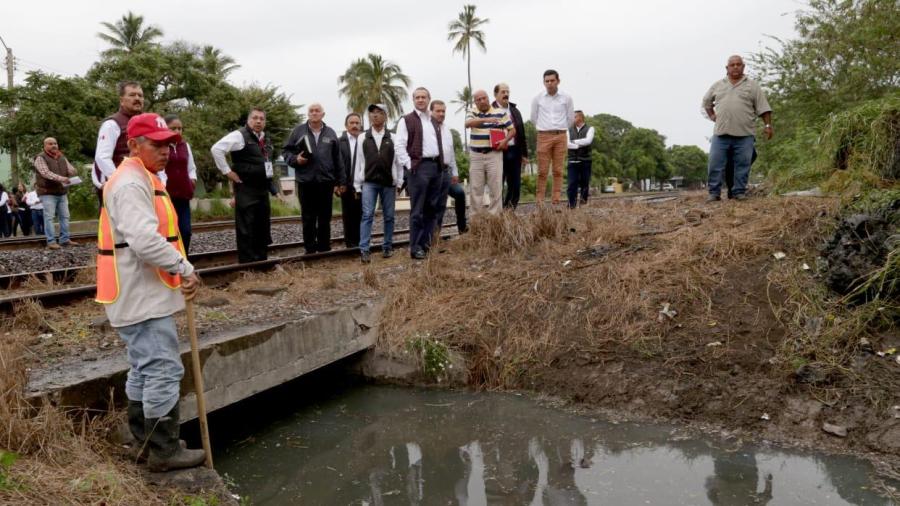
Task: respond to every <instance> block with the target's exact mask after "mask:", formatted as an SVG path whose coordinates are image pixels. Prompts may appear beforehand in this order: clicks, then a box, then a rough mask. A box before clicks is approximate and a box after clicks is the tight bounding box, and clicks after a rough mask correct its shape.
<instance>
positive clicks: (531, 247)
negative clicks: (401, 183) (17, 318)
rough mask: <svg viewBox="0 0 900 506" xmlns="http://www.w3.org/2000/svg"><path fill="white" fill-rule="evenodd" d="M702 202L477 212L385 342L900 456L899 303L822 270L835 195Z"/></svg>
mask: <svg viewBox="0 0 900 506" xmlns="http://www.w3.org/2000/svg"><path fill="white" fill-rule="evenodd" d="M701 199H702V197H700V196H688V197H678V198H675V199H671V200H657V201H646V202H626V201H618V202H614V203H612V202H604V203H596V204H594V205H592V206H590V207H587V208H582V209H579V210H578V211H575V212H555V211H550V210H546V211H542V212H537V213H534V214H532V215H529V216H526V217H517V216H503V217H500V218H496V219H493V218H492V219H490V220H485V221H482V222H474V223H473V224H472V230H471V233H470V234H468V235H467V236H465V237H463V238H461V239H460V240H458V241H454V242H453V243H452V244H451V245H449V246H448V247H447V249H449V250H450V252H449V254H439V255H434V256H432V257H431V258H430V259H429V260H428V261H427V263H426V265H425V266H424V268H422V269H420V270H419V271H417V272H414V273H412V275H411V278H410V279H409V281H408V283H406V284H405V285H404V286H402V287H400V288H399V289H396V290H392V291H390V293H389V294H388V301H387V304H386V308H387V313H386V314H385V315H384V331H383V335H382V336H381V340H380V343H379V345H380V348H381V350H383V351H384V352H386V353H391V354H395V355H399V356H404V355H405V356H410V355H414V356H416V357H418V359H419V360H420V363H421V365H422V367H423V369H424V370H425V371H426V372H427V373H428V374H429V375H430V376H431V377H432V378H440V377H441V376H444V375H445V374H446V373H447V371H448V369H447V368H448V367H449V362H448V358H449V357H450V356H452V355H453V352H458V353H460V354H461V355H462V356H463V357H464V358H465V362H466V364H465V368H466V375H465V377H466V382H467V383H468V384H469V385H470V386H473V387H476V388H492V389H493V388H501V389H526V390H531V391H536V392H540V393H545V394H550V395H554V396H559V397H562V398H564V399H568V400H571V401H573V402H575V403H580V404H584V405H587V406H591V407H596V408H602V409H605V410H611V411H614V412H617V413H622V414H626V415H627V416H638V417H643V418H647V417H649V418H659V419H666V420H675V421H685V422H689V423H697V424H702V425H710V426H714V427H720V428H724V429H727V430H729V431H737V432H738V433H741V434H746V435H752V436H756V437H761V438H766V439H772V440H778V441H783V442H804V443H807V444H813V445H816V446H819V447H823V446H827V447H830V448H833V449H844V450H849V451H874V452H883V453H884V454H893V455H895V456H896V455H897V454H900V420H898V417H900V407H896V408H895V406H896V405H898V404H900V393H898V392H900V389H898V386H900V385H898V380H897V379H896V378H900V374H898V373H900V362H898V361H897V360H895V358H896V355H895V354H894V353H893V352H892V350H891V348H893V347H895V346H898V347H900V342H895V341H897V340H898V336H897V334H896V328H897V327H896V322H897V307H896V305H894V306H890V305H885V306H878V307H872V306H873V305H872V304H869V305H865V306H856V307H851V306H848V305H846V304H845V303H844V301H842V300H840V297H839V296H838V295H836V294H834V293H833V292H831V291H829V290H828V289H827V288H825V287H824V284H823V283H822V279H821V278H822V276H821V274H819V273H818V269H819V267H817V266H818V265H819V264H820V263H821V262H819V263H817V257H818V252H819V248H820V246H821V244H822V242H823V240H824V239H825V238H826V237H827V236H829V234H830V233H831V232H832V231H833V229H834V223H835V218H834V216H835V214H836V212H837V210H838V203H837V202H836V201H833V200H827V199H803V198H795V199H790V198H776V197H771V198H754V199H751V200H749V201H747V202H741V203H733V202H722V203H719V204H715V205H707V204H704V203H703V202H702V200H701ZM879 352H883V353H879ZM826 431H827V432H826Z"/></svg>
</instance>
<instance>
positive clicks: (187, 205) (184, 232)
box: [172, 198, 191, 253]
mask: <svg viewBox="0 0 900 506" xmlns="http://www.w3.org/2000/svg"><path fill="white" fill-rule="evenodd" d="M172 206H173V207H175V214H177V215H178V231H179V232H181V242H182V244H184V251H185V253H190V252H191V201H190V200H189V199H177V198H173V199H172Z"/></svg>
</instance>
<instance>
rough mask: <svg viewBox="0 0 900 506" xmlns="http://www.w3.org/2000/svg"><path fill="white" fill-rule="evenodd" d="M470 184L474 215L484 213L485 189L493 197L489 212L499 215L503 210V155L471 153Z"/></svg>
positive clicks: (496, 153)
mask: <svg viewBox="0 0 900 506" xmlns="http://www.w3.org/2000/svg"><path fill="white" fill-rule="evenodd" d="M469 154H470V155H471V157H470V158H469V184H470V185H471V190H470V191H471V192H472V195H471V201H472V215H473V216H474V215H477V214H479V213H482V212H484V187H485V185H487V189H488V192H489V193H490V195H491V204H490V206H489V207H488V212H489V213H491V214H499V213H500V210H501V209H502V208H503V153H502V152H500V151H491V152H490V153H476V152H474V151H472V152H471V153H469Z"/></svg>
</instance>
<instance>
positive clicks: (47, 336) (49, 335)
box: [38, 334, 53, 339]
mask: <svg viewBox="0 0 900 506" xmlns="http://www.w3.org/2000/svg"><path fill="white" fill-rule="evenodd" d="M51 337H53V334H40V335H39V336H38V338H40V339H50V338H51Z"/></svg>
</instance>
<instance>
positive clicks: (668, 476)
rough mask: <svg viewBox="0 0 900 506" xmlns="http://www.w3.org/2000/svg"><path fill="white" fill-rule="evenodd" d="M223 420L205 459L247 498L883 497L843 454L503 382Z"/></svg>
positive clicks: (354, 393) (717, 500)
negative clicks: (636, 414) (634, 417)
mask: <svg viewBox="0 0 900 506" xmlns="http://www.w3.org/2000/svg"><path fill="white" fill-rule="evenodd" d="M322 384H323V383H321V382H319V383H317V385H318V387H319V388H316V389H315V390H321V385H322ZM326 384H327V383H326ZM302 394H303V393H302V391H294V392H293V393H292V394H291V395H292V397H293V398H297V396H298V395H302ZM285 400H287V399H286V398H285V397H281V402H282V403H283V402H284V401H285ZM253 409H256V408H253ZM282 409H283V408H282ZM245 413H246V411H245ZM242 416H246V415H242ZM220 418H224V417H220ZM232 422H233V423H234V424H235V426H234V427H232V428H230V429H229V430H228V431H227V432H228V434H227V436H222V435H220V439H222V438H223V437H224V439H228V441H224V440H223V441H221V442H217V445H218V448H220V450H219V451H218V452H217V455H216V468H217V470H218V471H219V472H220V473H225V474H227V476H228V477H229V478H230V480H231V481H232V482H233V484H234V486H233V491H234V492H236V493H238V494H240V495H241V496H249V497H250V499H251V501H252V504H254V505H280V504H309V505H371V506H375V505H395V504H396V505H473V506H474V505H485V504H502V505H507V504H509V505H533V506H537V505H547V506H551V505H554V506H555V505H666V506H673V505H707V504H709V505H745V504H765V505H770V506H774V505H801V504H817V505H825V504H827V505H842V504H855V505H888V504H891V502H890V501H889V500H887V499H884V498H882V497H879V496H878V495H877V494H875V493H874V492H872V491H871V490H869V489H868V487H869V481H868V473H870V472H871V467H870V466H869V465H868V464H867V463H865V462H863V461H860V460H857V459H854V458H851V457H837V456H827V455H818V454H814V453H805V452H800V451H792V450H781V449H773V448H759V447H751V446H741V447H731V446H728V445H727V443H722V442H719V441H715V440H712V439H709V440H707V439H680V438H677V437H675V436H673V432H672V431H671V429H670V428H667V427H664V426H658V425H642V424H611V423H607V422H604V421H601V420H596V419H591V418H586V417H583V416H578V415H573V414H571V413H567V412H565V411H563V410H558V409H554V408H550V407H545V406H541V405H539V404H538V403H536V402H534V401H533V400H532V399H529V398H527V397H520V396H515V395H508V394H491V393H471V392H447V391H431V390H419V389H409V388H400V387H386V386H354V387H349V388H346V389H341V388H339V389H336V391H335V392H333V394H329V396H328V397H320V398H318V399H316V400H314V401H312V402H309V403H307V404H305V405H302V406H300V407H298V409H297V411H295V412H293V413H290V412H288V413H286V414H285V413H282V414H279V415H277V419H275V420H265V421H260V420H259V419H257V420H256V421H255V422H248V423H246V424H243V423H241V422H235V421H234V420H232ZM211 425H212V424H211ZM235 427H237V428H235ZM212 428H213V430H215V425H212Z"/></svg>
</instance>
